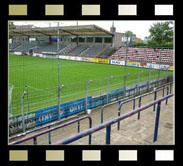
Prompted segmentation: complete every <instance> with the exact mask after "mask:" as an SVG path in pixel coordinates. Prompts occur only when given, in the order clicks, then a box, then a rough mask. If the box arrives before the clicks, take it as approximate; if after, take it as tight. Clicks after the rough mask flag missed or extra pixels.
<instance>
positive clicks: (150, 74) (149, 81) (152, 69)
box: [148, 69, 153, 90]
mask: <svg viewBox="0 0 183 166" xmlns="http://www.w3.org/2000/svg"><path fill="white" fill-rule="evenodd" d="M152 71H153V69H152V70H150V71H149V81H148V90H149V87H150V81H151V73H152Z"/></svg>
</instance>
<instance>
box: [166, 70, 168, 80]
mask: <svg viewBox="0 0 183 166" xmlns="http://www.w3.org/2000/svg"><path fill="white" fill-rule="evenodd" d="M166 83H168V68H167V69H166Z"/></svg>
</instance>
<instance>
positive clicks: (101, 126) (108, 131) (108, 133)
mask: <svg viewBox="0 0 183 166" xmlns="http://www.w3.org/2000/svg"><path fill="white" fill-rule="evenodd" d="M172 96H173V94H169V95H167V96H165V97H162V98H160V99H158V100H155V101H153V102H150V103H148V104H146V105H144V106H142V107H140V108H137V109H136V110H133V111H131V112H128V113H125V114H123V115H121V116H119V117H116V118H114V119H112V120H109V121H106V122H104V123H102V124H99V125H97V126H95V127H93V128H90V129H88V130H84V131H82V132H80V133H78V134H76V135H74V136H71V137H68V138H65V139H62V140H60V141H57V142H55V143H53V145H62V144H69V143H71V142H74V141H76V140H78V139H80V138H83V137H85V136H87V135H91V134H92V133H95V132H97V131H99V130H101V129H104V128H106V144H110V136H111V125H113V124H114V123H117V122H119V121H121V120H123V119H126V118H128V117H130V116H132V115H134V114H136V113H138V112H141V111H143V110H146V109H147V108H149V107H152V106H154V104H157V111H156V120H155V127H154V138H153V142H156V141H157V135H158V126H159V116H160V108H161V102H162V101H163V100H166V99H168V98H170V97H172Z"/></svg>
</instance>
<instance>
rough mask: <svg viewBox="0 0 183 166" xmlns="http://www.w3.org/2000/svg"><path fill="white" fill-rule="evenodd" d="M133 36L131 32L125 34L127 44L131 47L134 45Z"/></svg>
mask: <svg viewBox="0 0 183 166" xmlns="http://www.w3.org/2000/svg"><path fill="white" fill-rule="evenodd" d="M132 36H133V32H131V31H126V32H125V37H126V44H129V45H131V43H132ZM129 39H130V40H129Z"/></svg>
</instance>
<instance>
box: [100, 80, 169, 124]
mask: <svg viewBox="0 0 183 166" xmlns="http://www.w3.org/2000/svg"><path fill="white" fill-rule="evenodd" d="M168 85H170V93H171V87H172V83H168V84H166V86H165V85H163V87H162V88H159V89H158V88H156V90H153V91H151V92H148V93H145V94H142V95H140V96H138V97H134V96H130V97H127V98H124V99H121V100H118V101H114V102H112V103H109V104H106V105H104V106H103V107H102V108H101V123H103V114H104V113H103V112H104V109H105V108H107V107H109V106H111V105H113V104H116V103H119V109H118V116H120V110H121V107H122V104H124V103H127V102H130V101H132V100H133V101H134V103H133V109H135V100H136V99H138V98H139V107H140V106H141V98H142V97H144V96H147V95H150V94H152V93H154V101H155V100H156V98H157V92H158V91H160V90H163V94H162V96H163V97H164V89H165V88H167V95H168V94H169V93H168V91H169V88H168ZM120 104H121V106H120ZM153 110H155V105H154V108H153Z"/></svg>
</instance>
